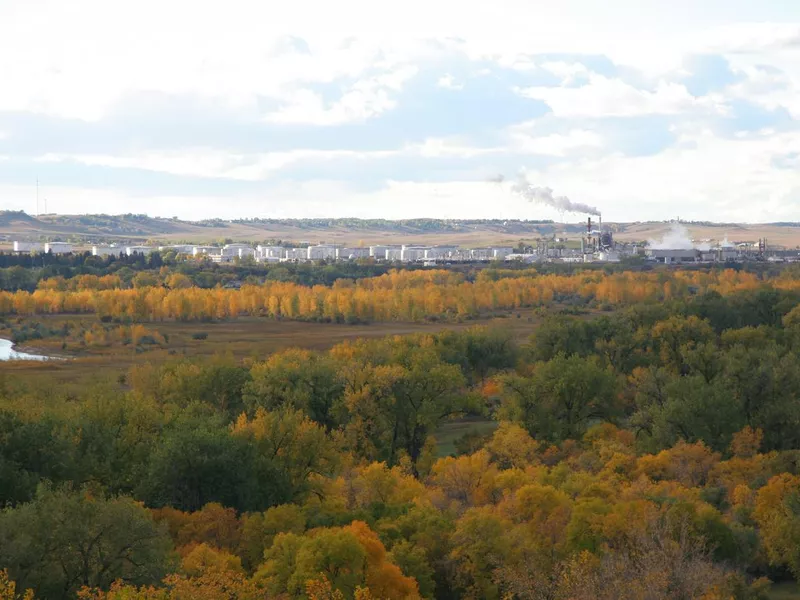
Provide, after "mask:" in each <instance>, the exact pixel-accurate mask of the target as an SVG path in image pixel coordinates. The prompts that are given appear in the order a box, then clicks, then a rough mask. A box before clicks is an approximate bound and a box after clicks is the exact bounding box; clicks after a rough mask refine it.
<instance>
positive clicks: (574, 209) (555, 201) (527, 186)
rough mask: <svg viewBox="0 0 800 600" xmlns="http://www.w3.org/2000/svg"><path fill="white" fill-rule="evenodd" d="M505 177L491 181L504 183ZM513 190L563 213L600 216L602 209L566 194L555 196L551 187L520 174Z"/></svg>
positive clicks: (498, 177) (495, 177) (527, 198)
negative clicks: (534, 183) (538, 185)
mask: <svg viewBox="0 0 800 600" xmlns="http://www.w3.org/2000/svg"><path fill="white" fill-rule="evenodd" d="M505 179H506V178H505V177H504V176H503V175H495V176H494V177H490V178H489V181H490V182H492V183H498V184H502V183H503V182H504V181H505ZM511 192H512V193H514V194H517V195H519V196H522V197H523V198H525V200H527V201H528V202H535V203H536V204H544V205H545V206H550V207H552V208H555V209H556V210H557V211H558V212H561V213H565V212H570V213H583V214H586V215H596V216H600V211H599V210H597V209H596V208H595V207H594V206H589V205H588V204H583V203H581V202H573V201H572V200H570V199H569V198H567V197H566V196H554V195H553V190H552V189H551V188H549V187H537V186H534V185H531V183H530V182H529V181H528V180H527V179H525V177H524V176H522V175H520V176H519V178H518V179H517V181H516V182H515V183H514V184H513V185H512V186H511Z"/></svg>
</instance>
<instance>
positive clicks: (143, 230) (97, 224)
mask: <svg viewBox="0 0 800 600" xmlns="http://www.w3.org/2000/svg"><path fill="white" fill-rule="evenodd" d="M603 225H604V227H607V228H608V229H610V230H612V231H613V232H614V234H615V236H616V237H617V238H618V239H620V240H626V241H647V240H651V239H660V238H661V237H663V235H664V234H665V233H666V232H667V231H668V230H669V228H670V227H671V224H670V223H669V222H665V221H661V222H640V223H604V224H603ZM684 225H685V226H686V227H687V228H688V229H689V232H690V235H691V236H692V237H694V238H695V239H702V240H705V239H710V240H722V239H724V238H726V237H727V238H728V240H729V241H731V242H738V241H755V240H757V239H759V238H763V237H766V238H767V239H768V240H769V242H770V244H771V245H775V246H784V247H791V248H794V247H797V246H798V245H800V224H798V223H766V224H760V225H746V224H736V223H710V222H696V223H684ZM585 227H586V225H585V222H583V221H581V222H577V223H556V222H553V221H521V220H501V219H404V220H395V221H393V220H386V219H357V218H343V219H325V218H320V219H237V220H230V221H229V220H223V219H208V220H204V221H183V220H180V219H168V218H156V217H149V216H147V215H141V214H139V215H137V214H124V215H105V214H101V215H54V214H48V215H39V216H38V217H34V216H31V215H28V214H26V213H24V212H21V211H0V239H3V240H5V242H6V244H8V243H9V242H10V241H12V240H14V239H20V240H48V239H49V240H64V241H72V242H74V243H78V244H89V243H96V242H116V243H128V242H130V243H142V242H147V241H150V242H164V243H176V242H186V243H208V242H222V241H226V240H228V241H249V242H265V241H275V240H285V241H294V242H310V243H318V242H336V243H346V244H353V245H356V244H361V243H363V244H374V243H378V242H388V243H398V244H399V243H412V244H415V243H416V244H436V243H439V244H460V245H463V246H478V245H483V244H511V245H516V244H517V243H518V242H520V241H525V242H530V241H533V240H535V239H537V238H542V237H548V238H549V237H553V236H567V237H573V238H574V237H577V236H579V235H581V233H582V232H583V231H584V230H585Z"/></svg>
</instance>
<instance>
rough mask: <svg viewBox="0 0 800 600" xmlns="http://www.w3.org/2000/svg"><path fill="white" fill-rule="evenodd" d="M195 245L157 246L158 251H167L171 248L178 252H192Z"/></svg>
mask: <svg viewBox="0 0 800 600" xmlns="http://www.w3.org/2000/svg"><path fill="white" fill-rule="evenodd" d="M194 248H195V246H194V245H193V244H176V245H174V246H159V247H158V250H159V252H168V251H170V250H173V251H175V252H177V253H178V254H192V251H193V250H194Z"/></svg>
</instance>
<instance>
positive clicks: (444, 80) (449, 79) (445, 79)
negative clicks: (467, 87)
mask: <svg viewBox="0 0 800 600" xmlns="http://www.w3.org/2000/svg"><path fill="white" fill-rule="evenodd" d="M436 85H438V86H439V87H441V88H445V89H448V90H462V89H464V84H463V83H456V78H455V77H453V76H452V75H450V74H449V73H448V74H447V75H442V76H441V77H440V78H439V81H437V82H436Z"/></svg>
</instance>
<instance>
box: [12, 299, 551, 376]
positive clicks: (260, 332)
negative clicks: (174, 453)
mask: <svg viewBox="0 0 800 600" xmlns="http://www.w3.org/2000/svg"><path fill="white" fill-rule="evenodd" d="M517 314H519V315H520V317H519V318H517ZM35 319H36V320H37V321H40V322H42V323H44V324H47V323H48V321H52V322H54V323H61V322H63V321H65V320H74V321H83V322H85V323H96V322H97V320H96V317H94V316H91V315H66V316H65V315H53V316H50V315H44V316H38V317H36V318H35ZM539 320H540V318H539V317H538V316H536V314H535V313H534V311H533V310H532V309H526V310H520V311H517V312H513V313H510V312H509V313H505V318H501V317H493V318H483V319H475V320H469V321H463V322H459V323H395V322H390V323H372V324H369V325H338V324H333V323H306V322H300V321H275V320H271V319H266V318H263V319H262V318H257V317H253V318H242V319H238V320H234V321H224V322H215V323H180V322H163V323H147V324H145V325H146V327H147V328H148V329H154V330H156V331H158V332H159V333H160V334H162V335H165V336H167V337H168V342H167V343H166V344H165V345H164V347H161V348H157V349H151V350H145V351H141V349H137V348H135V347H133V346H119V345H118V346H112V347H99V348H90V349H83V348H80V347H78V346H75V345H70V344H68V345H67V348H66V349H62V346H61V340H60V339H50V340H47V339H45V340H36V341H35V342H34V341H32V342H28V343H25V344H22V345H20V347H19V348H18V349H19V350H21V351H23V352H29V353H34V354H44V355H49V356H54V355H55V356H65V357H68V360H58V361H46V362H38V361H13V362H0V371H2V372H9V373H11V372H17V373H25V374H30V375H31V376H33V375H36V374H45V373H46V374H50V375H53V376H55V377H56V379H57V380H59V381H63V382H67V381H76V380H78V379H81V378H82V377H84V376H86V375H92V374H97V373H106V374H108V373H109V372H112V371H113V372H115V373H118V372H122V371H124V370H127V369H128V368H129V367H130V366H131V365H133V364H135V363H138V362H144V361H151V362H162V361H164V360H168V359H170V358H173V357H176V356H212V355H215V354H227V353H230V354H232V355H233V356H234V357H235V358H238V359H243V358H248V357H251V358H255V359H263V358H264V357H266V356H268V355H269V354H271V353H273V352H275V351H277V350H281V349H284V348H289V347H301V348H310V349H314V350H324V349H326V348H330V347H331V346H334V345H335V344H338V343H341V342H343V341H345V340H354V339H357V338H376V337H385V336H387V335H408V334H412V333H418V332H429V333H435V332H438V331H441V330H443V329H456V330H458V329H465V328H468V327H472V326H475V325H489V326H497V327H507V328H509V329H511V330H512V331H513V333H514V335H515V337H517V338H518V339H520V340H522V339H525V338H527V337H528V336H530V335H531V334H532V333H533V331H534V330H535V329H536V326H537V324H538V322H539ZM197 333H205V334H207V337H206V339H204V340H200V339H194V337H193V336H194V334H197ZM4 335H5V336H6V337H8V332H7V331H6V333H5V334H4Z"/></svg>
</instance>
